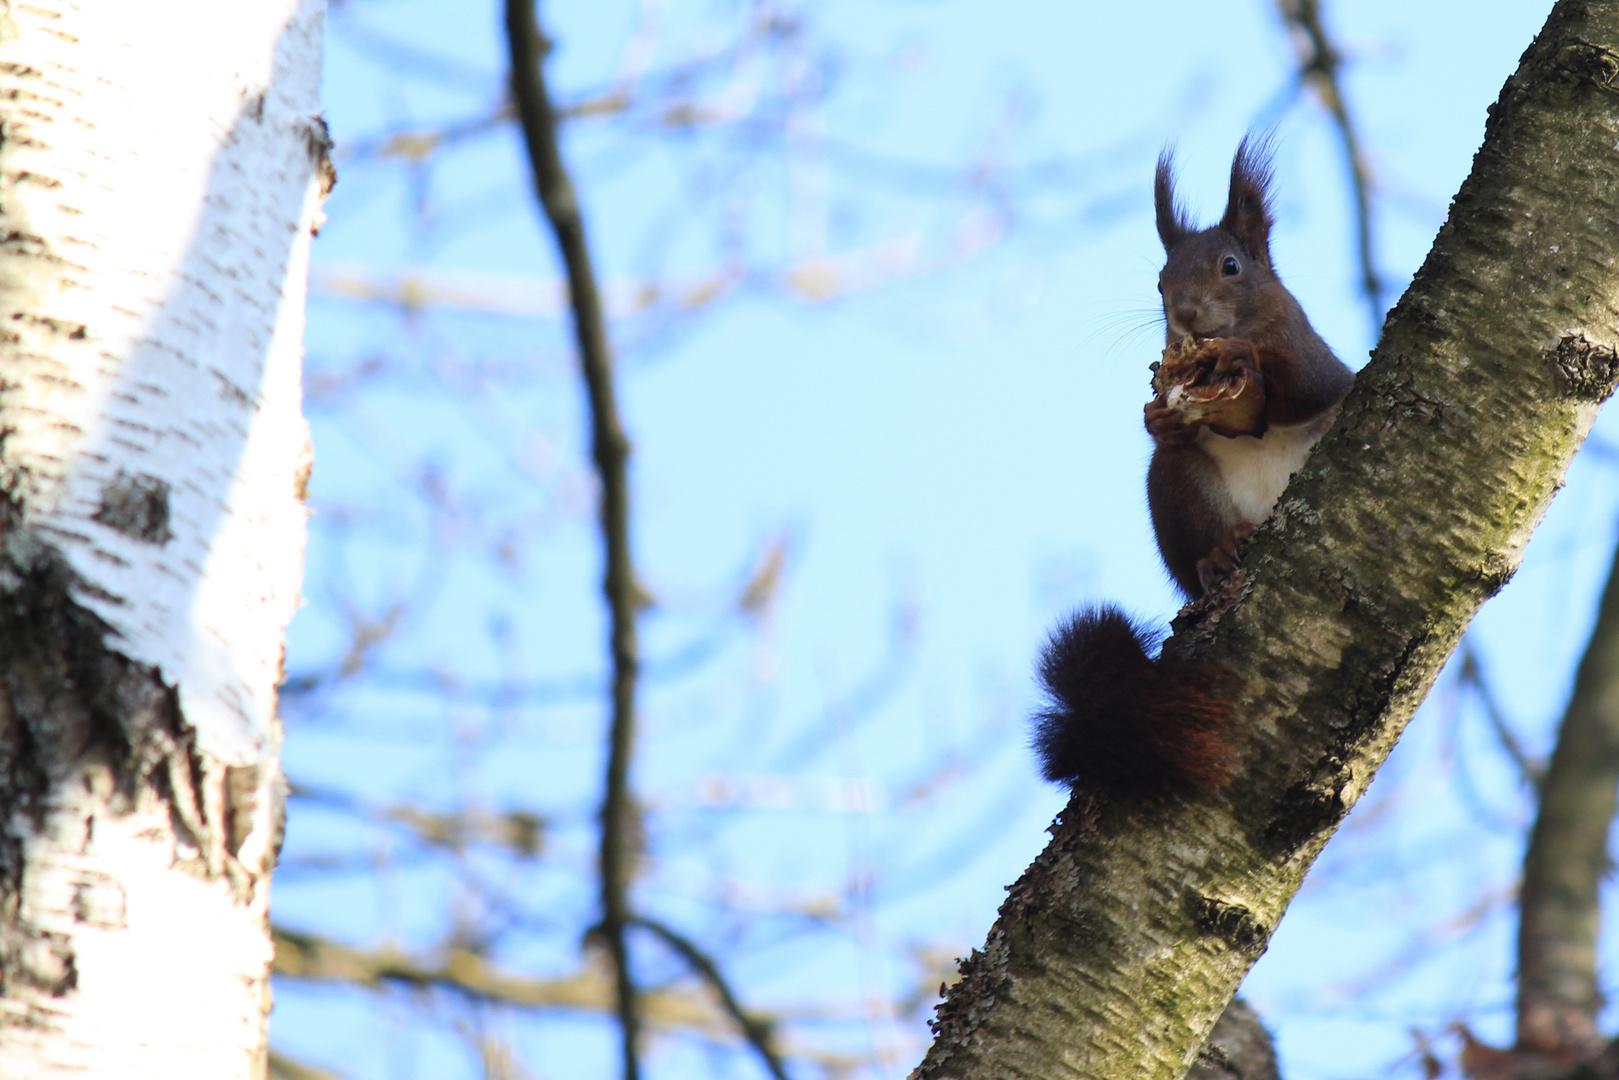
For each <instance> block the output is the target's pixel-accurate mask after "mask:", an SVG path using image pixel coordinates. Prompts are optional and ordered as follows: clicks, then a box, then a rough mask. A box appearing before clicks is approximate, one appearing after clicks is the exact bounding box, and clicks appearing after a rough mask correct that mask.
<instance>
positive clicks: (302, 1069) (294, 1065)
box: [270, 1050, 342, 1080]
mask: <svg viewBox="0 0 1619 1080" xmlns="http://www.w3.org/2000/svg"><path fill="white" fill-rule="evenodd" d="M270 1080H342V1076H341V1074H339V1073H334V1072H332V1071H330V1070H329V1069H317V1068H315V1067H314V1066H313V1065H305V1064H304V1063H303V1062H301V1061H298V1060H296V1059H295V1058H290V1057H288V1056H287V1055H285V1054H282V1053H279V1052H277V1051H275V1050H271V1051H270Z"/></svg>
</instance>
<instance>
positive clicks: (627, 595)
mask: <svg viewBox="0 0 1619 1080" xmlns="http://www.w3.org/2000/svg"><path fill="white" fill-rule="evenodd" d="M506 38H507V44H508V45H509V47H510V50H511V78H512V96H513V97H514V98H515V99H516V101H517V112H518V116H519V117H520V118H521V120H522V125H523V140H524V144H525V145H526V146H527V148H528V159H529V164H530V166H531V168H532V169H533V172H534V191H535V194H536V195H537V196H538V197H539V200H540V204H541V205H542V206H543V207H544V208H545V216H546V219H547V220H548V221H549V222H550V225H551V231H552V233H553V234H554V235H555V237H556V244H557V250H558V252H559V253H560V255H561V258H562V262H563V264H564V266H565V267H566V270H567V276H568V297H569V301H570V305H571V307H572V312H573V330H574V337H575V339H576V340H577V343H578V347H579V365H580V368H581V370H582V372H583V374H584V379H585V385H586V388H587V390H588V396H589V399H590V419H591V430H592V453H593V456H594V458H595V461H596V472H597V474H598V476H599V479H600V481H601V532H602V545H603V547H604V549H605V553H606V559H605V561H606V570H605V573H604V575H603V579H602V592H603V594H604V597H605V599H606V601H607V607H608V611H609V615H610V621H611V630H610V638H611V649H612V657H613V690H612V696H613V705H612V728H611V733H610V735H609V744H608V754H607V781H606V793H605V795H604V797H603V801H602V812H601V818H602V833H601V856H600V858H601V907H602V919H601V929H602V934H603V937H604V938H605V940H606V942H607V950H608V953H609V954H610V955H611V957H612V960H613V971H614V976H615V978H616V980H617V987H618V1018H619V1028H620V1033H621V1038H622V1044H623V1060H624V1069H623V1075H624V1080H638V1077H639V1075H640V1065H639V1060H638V1057H637V1050H636V1043H637V1036H638V1029H639V1027H640V1018H639V1012H638V1009H637V1005H636V992H635V982H634V978H633V975H632V973H631V971H630V957H629V949H628V944H627V942H626V940H625V935H624V923H625V920H626V919H628V917H629V899H628V892H629V875H630V859H631V852H630V850H629V836H630V833H631V831H632V830H631V820H630V817H631V814H632V812H633V811H632V808H631V804H630V786H629V771H630V757H631V754H632V751H633V747H634V740H635V685H636V676H637V674H638V669H639V663H640V661H639V656H638V650H637V646H636V636H635V616H636V607H637V600H636V588H635V572H634V569H633V566H632V564H631V561H630V521H629V518H630V493H629V470H628V463H629V456H630V443H629V439H628V438H627V437H626V436H625V434H624V428H623V425H622V424H621V423H620V421H619V416H618V403H617V401H616V399H615V395H614V389H613V359H612V348H611V345H610V343H609V341H608V337H607V323H606V320H605V318H604V317H603V314H602V303H601V294H600V293H599V291H598V290H597V287H596V274H595V271H594V270H593V269H592V268H591V262H590V247H589V245H588V244H587V243H586V242H585V223H584V219H583V217H582V216H581V215H580V212H579V198H578V195H577V194H576V193H575V191H574V188H573V182H572V181H571V180H570V179H569V178H568V172H567V169H566V167H565V166H564V165H563V163H562V152H561V149H560V147H559V146H558V144H557V125H556V113H555V110H554V109H553V108H552V105H551V98H550V94H549V92H548V91H547V89H546V85H545V72H544V68H543V65H542V61H543V58H544V54H545V53H546V52H547V51H548V48H549V44H548V42H547V41H546V40H545V38H544V36H543V35H542V34H541V31H540V27H539V22H538V19H537V18H536V17H535V14H534V0H507V2H506Z"/></svg>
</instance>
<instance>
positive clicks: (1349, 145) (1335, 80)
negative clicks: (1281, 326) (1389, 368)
mask: <svg viewBox="0 0 1619 1080" xmlns="http://www.w3.org/2000/svg"><path fill="white" fill-rule="evenodd" d="M1277 7H1278V8H1279V9H1280V11H1281V14H1282V18H1283V20H1284V21H1285V22H1286V23H1287V25H1288V26H1289V27H1290V28H1291V29H1293V31H1294V32H1295V35H1296V40H1297V42H1298V44H1299V81H1300V82H1301V83H1309V84H1311V85H1312V86H1314V87H1315V92H1316V93H1317V94H1319V95H1321V103H1322V104H1323V105H1325V106H1326V108H1327V111H1328V112H1329V113H1331V114H1332V120H1333V124H1334V125H1335V126H1336V127H1337V129H1338V138H1339V141H1340V142H1342V143H1343V148H1344V165H1345V166H1346V167H1347V168H1348V170H1349V189H1350V191H1351V192H1353V194H1354V200H1355V239H1356V249H1357V254H1358V256H1359V261H1360V287H1361V293H1362V295H1364V296H1365V298H1366V305H1367V308H1368V309H1369V311H1370V314H1371V319H1372V335H1373V336H1374V337H1375V336H1377V334H1378V332H1379V331H1380V330H1381V328H1382V326H1383V279H1382V278H1381V277H1380V276H1379V275H1378V273H1377V260H1376V259H1375V258H1374V257H1373V253H1372V178H1371V170H1370V168H1368V167H1367V164H1366V155H1365V152H1364V151H1363V150H1362V149H1361V145H1360V136H1359V135H1358V134H1357V133H1356V130H1355V124H1354V121H1353V120H1352V119H1351V118H1350V115H1349V105H1348V102H1347V99H1346V98H1345V95H1344V90H1343V81H1342V79H1340V77H1339V73H1340V70H1341V66H1342V64H1343V55H1342V54H1341V53H1339V51H1338V50H1337V48H1335V47H1334V46H1333V44H1332V39H1331V38H1330V37H1329V36H1328V35H1327V30H1326V26H1325V25H1324V24H1323V23H1322V21H1321V4H1320V0H1277Z"/></svg>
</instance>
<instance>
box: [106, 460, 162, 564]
mask: <svg viewBox="0 0 1619 1080" xmlns="http://www.w3.org/2000/svg"><path fill="white" fill-rule="evenodd" d="M93 517H94V518H95V520H96V521H99V522H101V524H103V525H105V526H107V527H108V528H111V529H115V530H117V531H118V532H121V533H123V534H124V535H125V536H127V537H129V538H130V539H132V540H139V541H141V542H142V543H146V544H156V545H158V546H159V547H161V546H163V545H164V544H166V543H168V542H169V540H170V539H172V538H173V536H174V534H173V533H172V532H170V531H169V484H168V481H166V480H159V479H158V478H157V477H155V476H147V475H145V474H144V473H136V474H133V475H131V474H130V473H126V472H119V474H118V475H117V476H115V477H113V480H112V483H110V484H108V485H107V486H106V487H105V488H103V489H102V490H101V508H100V509H98V510H97V511H96V512H95V514H94V515H93Z"/></svg>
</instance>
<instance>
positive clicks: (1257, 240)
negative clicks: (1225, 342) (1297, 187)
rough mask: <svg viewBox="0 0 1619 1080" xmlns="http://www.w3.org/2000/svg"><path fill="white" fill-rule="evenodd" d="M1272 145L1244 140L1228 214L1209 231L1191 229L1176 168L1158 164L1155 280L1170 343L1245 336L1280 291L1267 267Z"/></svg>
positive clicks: (1166, 157)
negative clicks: (1178, 196) (1158, 267)
mask: <svg viewBox="0 0 1619 1080" xmlns="http://www.w3.org/2000/svg"><path fill="white" fill-rule="evenodd" d="M1271 154H1272V150H1271V146H1270V141H1269V139H1267V138H1263V137H1261V138H1258V139H1255V138H1254V137H1253V136H1249V137H1247V138H1244V139H1243V140H1242V144H1241V145H1240V146H1238V147H1237V156H1236V157H1235V158H1234V159H1233V160H1232V162H1231V196H1230V198H1229V199H1227V201H1226V208H1225V215H1224V216H1223V217H1221V218H1220V223H1219V224H1218V225H1216V226H1214V227H1213V228H1209V229H1193V228H1192V225H1191V223H1190V222H1189V221H1188V220H1187V218H1186V214H1185V211H1183V210H1182V209H1181V207H1180V206H1178V205H1177V204H1176V201H1175V170H1174V161H1173V159H1172V157H1171V154H1170V152H1169V151H1168V150H1165V151H1164V152H1163V153H1162V154H1160V155H1159V157H1158V173H1157V176H1156V178H1155V181H1154V183H1153V205H1154V208H1155V209H1156V211H1157V216H1158V236H1159V238H1160V239H1162V240H1163V242H1164V251H1165V252H1166V253H1167V254H1168V258H1167V259H1166V260H1165V262H1164V268H1163V270H1162V271H1161V272H1160V273H1159V274H1158V291H1159V293H1160V294H1162V296H1163V298H1164V320H1165V322H1166V323H1168V334H1167V336H1168V338H1169V340H1171V341H1176V340H1179V339H1180V338H1182V337H1184V336H1185V335H1187V334H1193V335H1195V336H1197V337H1200V338H1214V337H1245V336H1247V332H1248V331H1249V329H1250V328H1251V327H1252V325H1253V322H1254V320H1255V319H1257V318H1258V317H1259V315H1260V313H1261V311H1262V310H1263V309H1264V305H1262V304H1261V303H1260V300H1261V297H1262V295H1263V294H1264V293H1265V292H1268V291H1269V289H1270V288H1271V287H1273V286H1275V285H1276V284H1277V280H1276V272H1275V270H1274V269H1273V268H1272V267H1271V261H1270V227H1271V211H1270V183H1271Z"/></svg>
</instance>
